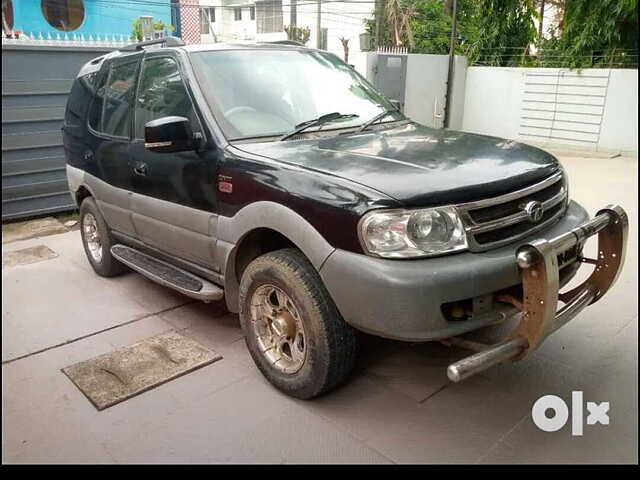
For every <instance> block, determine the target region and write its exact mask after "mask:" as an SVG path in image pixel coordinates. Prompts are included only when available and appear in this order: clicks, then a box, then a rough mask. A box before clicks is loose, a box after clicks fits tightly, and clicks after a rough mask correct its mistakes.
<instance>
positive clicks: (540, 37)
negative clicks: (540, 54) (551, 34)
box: [538, 0, 544, 42]
mask: <svg viewBox="0 0 640 480" xmlns="http://www.w3.org/2000/svg"><path fill="white" fill-rule="evenodd" d="M543 24H544V0H540V25H538V42H540V41H541V40H542V25H543Z"/></svg>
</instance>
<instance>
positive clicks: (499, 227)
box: [457, 172, 568, 251]
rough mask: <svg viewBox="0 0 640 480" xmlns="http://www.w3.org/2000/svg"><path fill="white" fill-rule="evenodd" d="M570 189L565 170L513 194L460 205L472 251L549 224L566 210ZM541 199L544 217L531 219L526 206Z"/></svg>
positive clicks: (480, 249) (501, 242)
mask: <svg viewBox="0 0 640 480" xmlns="http://www.w3.org/2000/svg"><path fill="white" fill-rule="evenodd" d="M567 201H568V199H567V188H566V184H565V180H564V178H563V175H562V172H558V173H556V174H554V175H552V176H551V177H549V178H547V179H545V180H543V181H541V182H538V183H536V184H533V185H530V186H529V187H526V188H523V189H521V190H518V191H516V192H513V193H509V194H506V195H501V196H499V197H494V198H489V199H486V200H480V201H478V202H470V203H465V204H462V205H457V208H458V210H459V211H460V215H461V217H462V221H463V223H464V226H465V231H466V232H467V241H468V243H469V249H470V250H471V251H484V250H488V249H490V248H495V247H499V246H501V245H506V244H508V243H510V242H513V241H516V240H518V239H519V238H522V237H525V236H527V235H529V234H532V233H534V232H536V231H538V230H541V229H543V228H545V227H546V226H550V225H551V224H552V223H554V222H555V221H556V220H557V219H559V218H560V217H561V216H562V214H563V213H564V211H565V209H566V206H567ZM530 202H539V203H540V205H541V207H542V216H541V218H540V219H539V220H538V221H532V220H531V219H530V216H529V214H528V212H527V211H526V210H525V206H526V205H527V204H529V203H530Z"/></svg>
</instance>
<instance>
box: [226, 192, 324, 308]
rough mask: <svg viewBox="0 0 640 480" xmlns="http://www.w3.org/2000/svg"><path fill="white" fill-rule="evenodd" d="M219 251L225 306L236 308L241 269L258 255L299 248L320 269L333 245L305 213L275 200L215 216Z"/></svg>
mask: <svg viewBox="0 0 640 480" xmlns="http://www.w3.org/2000/svg"><path fill="white" fill-rule="evenodd" d="M217 233H218V247H219V248H218V249H217V250H218V251H219V252H220V255H221V257H222V258H221V259H220V264H221V265H222V266H223V267H222V272H223V273H224V288H225V300H226V302H227V308H228V309H229V310H230V311H232V312H237V311H238V310H239V308H238V289H239V285H240V278H241V276H242V272H243V271H244V269H245V268H246V266H247V265H249V263H250V262H251V261H252V260H254V259H255V258H257V257H258V256H260V255H263V254H265V253H268V252H270V251H274V250H279V249H281V248H289V247H295V248H297V249H299V250H300V251H301V252H302V253H303V254H304V255H305V256H306V257H307V259H308V260H309V262H310V263H311V264H312V265H313V266H314V268H315V269H316V270H318V271H319V270H320V267H322V264H323V263H324V261H325V260H326V259H327V258H328V257H329V255H331V253H333V251H334V250H335V248H334V247H333V246H332V245H330V244H329V243H328V242H327V241H326V240H325V239H324V237H323V236H322V235H321V234H320V233H319V232H318V230H316V229H315V227H314V226H313V225H311V223H309V222H308V221H307V220H306V219H305V218H304V217H302V216H301V215H300V214H298V213H297V212H295V211H294V210H292V209H290V208H289V207H286V206H284V205H281V204H279V203H275V202H256V203H253V204H251V205H248V206H246V207H244V208H242V209H241V210H240V211H238V212H237V213H236V214H235V215H234V216H233V217H219V219H218V232H217Z"/></svg>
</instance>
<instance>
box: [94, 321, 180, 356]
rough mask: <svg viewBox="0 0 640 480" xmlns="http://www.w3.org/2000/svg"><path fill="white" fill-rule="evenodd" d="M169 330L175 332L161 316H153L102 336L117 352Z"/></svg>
mask: <svg viewBox="0 0 640 480" xmlns="http://www.w3.org/2000/svg"><path fill="white" fill-rule="evenodd" d="M169 330H174V328H173V327H172V326H171V325H170V324H168V323H167V322H165V321H164V320H163V319H162V318H160V316H158V315H151V316H149V317H145V318H142V319H140V320H138V321H135V322H133V323H130V324H128V325H123V326H121V327H118V328H114V329H112V330H109V331H108V332H105V334H104V335H103V334H101V336H102V338H103V339H104V340H105V341H107V342H108V343H109V345H111V346H112V347H113V349H114V350H116V349H118V348H122V347H126V346H128V345H131V344H133V343H136V342H139V341H141V340H144V339H145V338H148V337H153V336H154V335H159V334H161V333H165V332H167V331H169Z"/></svg>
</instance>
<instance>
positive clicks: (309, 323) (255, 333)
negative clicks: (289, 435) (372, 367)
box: [240, 248, 357, 399]
mask: <svg viewBox="0 0 640 480" xmlns="http://www.w3.org/2000/svg"><path fill="white" fill-rule="evenodd" d="M240 323H241V325H242V330H243V333H244V337H245V341H246V344H247V348H248V349H249V352H250V354H251V357H252V358H253V361H254V362H255V363H256V365H257V367H258V368H259V369H260V371H261V372H262V374H263V375H264V376H265V377H266V378H267V380H269V382H271V383H272V384H273V385H274V386H275V387H276V388H278V389H279V390H281V391H283V392H284V393H286V394H288V395H291V396H293V397H297V398H301V399H310V398H313V397H316V396H318V395H321V394H323V393H326V392H328V391H330V390H332V389H333V388H335V387H337V386H338V385H340V384H341V383H342V382H344V381H345V380H346V379H347V377H348V376H349V374H350V373H351V371H352V370H353V366H354V364H355V359H356V350H357V332H356V331H355V330H354V329H353V328H352V327H350V326H349V325H348V324H347V323H346V322H345V321H344V320H343V319H342V316H341V315H340V313H339V312H338V310H337V308H336V306H335V304H334V303H333V300H332V299H331V297H330V296H329V293H328V292H327V290H326V289H325V287H324V285H323V283H322V279H321V278H320V276H319V275H318V272H317V271H316V270H315V268H314V267H313V265H311V263H310V262H309V260H307V258H306V257H305V256H304V255H303V254H302V252H300V251H299V250H297V249H294V248H290V249H284V250H278V251H275V252H271V253H267V254H265V255H262V256H260V257H258V258H256V259H255V260H254V261H253V262H251V263H250V264H249V266H248V267H247V268H246V270H245V271H244V273H243V275H242V279H241V281H240Z"/></svg>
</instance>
